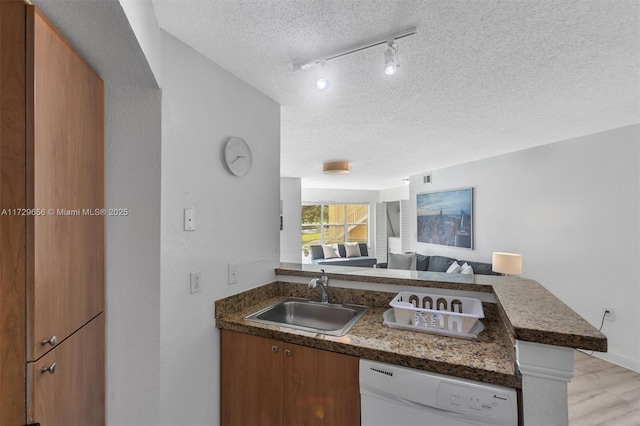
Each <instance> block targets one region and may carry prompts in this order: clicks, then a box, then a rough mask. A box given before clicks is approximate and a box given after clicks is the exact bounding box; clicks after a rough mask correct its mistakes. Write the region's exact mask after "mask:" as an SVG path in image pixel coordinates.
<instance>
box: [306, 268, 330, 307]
mask: <svg viewBox="0 0 640 426" xmlns="http://www.w3.org/2000/svg"><path fill="white" fill-rule="evenodd" d="M321 271H322V276H321V277H320V278H313V279H312V280H311V281H309V288H320V290H321V291H322V300H321V303H322V304H324V305H326V304H327V303H329V277H327V274H326V273H325V272H324V269H321Z"/></svg>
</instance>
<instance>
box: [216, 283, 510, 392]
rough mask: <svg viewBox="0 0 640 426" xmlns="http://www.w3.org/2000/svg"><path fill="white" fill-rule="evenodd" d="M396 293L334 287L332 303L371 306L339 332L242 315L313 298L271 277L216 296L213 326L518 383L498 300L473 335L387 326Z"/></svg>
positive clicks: (306, 291) (303, 289)
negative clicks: (290, 299) (263, 321)
mask: <svg viewBox="0 0 640 426" xmlns="http://www.w3.org/2000/svg"><path fill="white" fill-rule="evenodd" d="M394 296H395V293H386V292H375V291H367V290H353V289H340V288H332V293H331V298H332V300H331V301H332V302H333V301H336V300H339V301H341V302H343V303H358V302H360V304H364V305H367V306H371V307H370V308H369V310H368V311H367V313H366V314H365V315H364V316H363V317H362V318H361V319H360V320H359V321H358V322H357V323H356V324H355V326H354V327H353V328H352V329H351V330H349V332H348V333H347V334H346V335H344V336H340V337H335V336H328V335H323V334H315V333H310V332H306V331H300V330H295V329H292V328H287V327H280V326H275V325H267V324H261V323H256V322H251V321H246V320H245V319H244V318H245V317H246V316H247V315H249V314H252V313H254V312H256V311H258V310H260V309H262V308H264V307H267V306H269V305H271V304H274V303H276V302H278V301H280V300H282V299H284V298H287V297H305V298H309V297H313V298H316V297H317V296H316V295H315V293H313V292H311V290H309V289H308V288H307V286H306V285H302V284H293V283H281V282H275V283H271V284H267V285H264V286H261V287H258V288H256V289H253V290H249V291H246V292H243V293H240V294H238V295H234V296H230V297H227V298H225V299H222V300H219V301H216V305H215V310H216V325H217V327H218V328H221V329H228V330H233V331H238V332H242V333H247V334H252V335H256V336H261V337H267V338H272V339H278V340H283V341H285V342H288V343H293V344H299V345H304V346H308V347H313V348H317V349H323V350H329V351H333V352H339V353H344V354H348V355H354V356H358V357H361V358H366V359H371V360H376V361H380V362H386V363H390V364H396V365H403V366H406V367H411V368H417V369H422V370H427V371H432V372H436V373H441V374H446V375H451V376H456V377H463V378H468V379H472V380H479V381H483V382H487V383H493V384H498V385H503V386H508V387H512V388H520V387H521V380H520V376H519V374H518V372H517V369H516V366H515V356H514V351H513V346H512V345H510V343H509V336H508V330H507V329H506V328H505V327H504V322H503V321H502V320H501V318H500V314H499V312H498V307H497V306H496V304H492V303H485V304H484V305H483V307H484V311H485V318H484V319H482V320H481V321H482V323H483V325H484V326H485V329H484V331H483V332H482V333H480V334H479V336H478V339H477V340H468V339H461V338H456V337H449V336H439V335H435V334H429V333H421V332H417V331H409V330H401V329H395V328H389V327H386V326H384V325H383V324H382V314H383V313H384V311H385V310H387V309H388V308H389V306H388V303H389V302H390V301H391V299H392V298H393V297H394Z"/></svg>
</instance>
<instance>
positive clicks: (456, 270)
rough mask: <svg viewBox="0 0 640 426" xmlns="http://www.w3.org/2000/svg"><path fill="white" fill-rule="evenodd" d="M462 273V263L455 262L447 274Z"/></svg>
mask: <svg viewBox="0 0 640 426" xmlns="http://www.w3.org/2000/svg"><path fill="white" fill-rule="evenodd" d="M459 273H460V265H458V262H453V263H452V264H451V266H449V269H447V274H459Z"/></svg>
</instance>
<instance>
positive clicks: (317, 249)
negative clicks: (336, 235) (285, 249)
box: [309, 243, 378, 268]
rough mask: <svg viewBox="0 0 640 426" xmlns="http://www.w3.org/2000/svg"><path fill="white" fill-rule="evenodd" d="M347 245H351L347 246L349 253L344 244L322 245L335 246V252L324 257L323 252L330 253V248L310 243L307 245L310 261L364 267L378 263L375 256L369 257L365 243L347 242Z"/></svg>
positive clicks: (370, 266)
mask: <svg viewBox="0 0 640 426" xmlns="http://www.w3.org/2000/svg"><path fill="white" fill-rule="evenodd" d="M347 245H350V246H351V247H349V253H347V249H346V248H345V245H344V244H329V245H325V246H324V247H327V248H328V247H329V246H334V248H337V252H335V251H334V252H333V254H332V255H331V257H325V254H326V253H330V252H331V250H329V249H325V248H323V246H322V245H312V246H310V247H309V253H310V255H311V263H314V264H316V265H334V266H360V267H365V268H372V267H373V266H374V265H375V264H377V263H378V260H377V259H376V258H375V257H369V250H367V245H366V244H365V243H352V244H349V243H347ZM358 249H359V250H358ZM336 255H339V256H336Z"/></svg>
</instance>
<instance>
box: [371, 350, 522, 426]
mask: <svg viewBox="0 0 640 426" xmlns="http://www.w3.org/2000/svg"><path fill="white" fill-rule="evenodd" d="M360 410H361V419H362V420H361V421H362V426H418V425H437V426H455V425H509V426H511V425H514V426H515V425H517V424H518V404H517V395H516V391H515V389H511V388H507V387H504V386H497V385H489V384H486V383H482V382H477V381H474V380H467V379H461V378H457V377H452V376H445V375H442V374H437V373H430V372H427V371H422V370H416V369H413V368H407V367H401V366H397V365H390V364H384V363H380V362H375V361H369V360H365V359H361V360H360Z"/></svg>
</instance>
